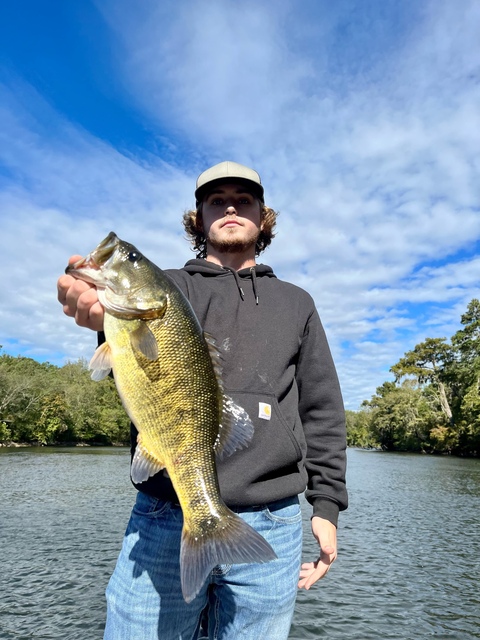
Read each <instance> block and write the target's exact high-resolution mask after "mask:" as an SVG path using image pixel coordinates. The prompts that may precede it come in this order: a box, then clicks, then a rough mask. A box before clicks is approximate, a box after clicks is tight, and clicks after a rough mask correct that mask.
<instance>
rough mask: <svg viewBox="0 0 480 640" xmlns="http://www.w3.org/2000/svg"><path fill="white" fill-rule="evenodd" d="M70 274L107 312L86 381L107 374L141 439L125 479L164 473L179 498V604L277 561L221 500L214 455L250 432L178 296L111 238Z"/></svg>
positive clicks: (145, 263) (123, 244)
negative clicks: (217, 571) (206, 586)
mask: <svg viewBox="0 0 480 640" xmlns="http://www.w3.org/2000/svg"><path fill="white" fill-rule="evenodd" d="M67 272H68V273H71V274H72V275H74V276H75V277H77V278H80V279H83V280H85V281H87V282H91V283H93V284H95V286H96V287H97V289H98V291H99V299H100V301H101V302H102V304H103V305H104V307H105V321H104V331H105V336H106V343H105V344H104V345H102V346H101V347H99V349H98V350H97V352H96V354H95V355H94V357H93V358H92V362H91V367H92V368H93V370H94V372H93V374H92V377H93V378H94V379H101V378H102V377H104V376H105V375H108V372H109V370H110V369H112V370H113V374H114V379H115V383H116V385H117V389H118V392H119V395H120V397H121V399H122V402H123V404H124V406H125V409H126V411H127V413H128V415H129V417H130V418H131V420H132V422H133V423H134V424H135V426H136V427H137V430H138V432H139V436H138V442H137V448H136V451H135V455H134V458H133V461H132V479H133V480H134V482H135V483H137V484H139V483H141V482H143V481H145V480H147V479H148V477H150V476H151V475H153V474H155V473H158V472H160V471H161V469H165V470H166V473H168V476H169V477H170V479H171V481H172V484H173V486H174V488H175V491H176V493H177V496H178V499H179V502H180V506H181V508H182V512H183V516H184V525H183V532H182V544H181V552H180V577H181V584H182V592H183V596H184V598H185V600H186V601H187V602H190V601H191V600H192V599H193V598H194V597H195V596H196V595H197V593H198V591H199V590H200V588H201V587H202V584H203V583H204V582H205V580H206V578H207V575H208V573H209V572H210V571H211V570H212V569H213V567H214V566H216V565H217V564H234V563H243V562H266V561H269V560H273V559H275V557H276V555H275V553H274V551H273V549H272V548H271V547H270V545H269V544H268V543H267V542H266V541H265V540H264V538H263V537H262V536H260V534H258V533H257V532H256V531H254V530H253V529H252V528H251V527H249V526H248V525H247V524H246V523H245V522H244V521H243V520H241V518H239V517H238V516H237V515H236V514H235V513H233V512H232V511H231V510H230V509H228V507H227V506H226V505H225V504H224V502H223V500H222V499H221V496H220V489H219V486H218V479H217V474H216V466H215V456H216V453H217V454H218V453H220V454H221V453H222V452H223V454H225V455H230V454H231V453H233V451H235V450H236V449H237V448H241V447H243V446H247V445H248V441H249V439H250V438H251V435H252V429H253V427H252V425H251V422H250V419H249V418H248V415H247V414H246V413H245V412H244V411H243V409H241V408H240V407H238V406H236V405H234V403H233V401H231V399H229V398H228V397H226V396H224V394H223V387H222V384H221V380H220V379H219V377H218V375H217V374H218V366H217V364H218V362H217V360H218V356H217V355H216V354H215V353H213V351H212V346H211V345H210V344H208V343H207V340H206V339H205V337H204V336H203V333H202V330H201V327H200V325H199V323H198V320H197V318H196V316H195V314H194V312H193V310H192V308H191V306H190V303H189V302H188V300H187V299H186V298H185V297H184V295H183V293H182V292H181V291H180V290H179V289H178V288H177V287H176V285H175V284H174V283H173V281H172V280H171V279H170V278H168V276H166V274H164V273H163V272H162V271H161V270H160V269H159V268H158V267H157V266H156V265H154V264H153V263H151V262H150V261H148V260H147V259H146V258H145V257H144V256H143V255H142V254H141V253H140V252H139V251H138V250H137V249H136V248H135V247H134V246H133V245H131V244H129V243H126V242H124V241H122V240H120V239H119V238H118V237H117V236H116V235H115V234H114V233H113V232H112V233H110V234H109V236H108V237H107V238H105V240H103V241H102V242H101V243H100V244H99V245H98V247H97V248H96V249H95V250H94V251H92V252H91V253H90V254H89V255H88V256H87V257H86V258H84V259H82V260H80V261H79V262H78V263H75V264H74V265H72V266H71V267H68V268H67Z"/></svg>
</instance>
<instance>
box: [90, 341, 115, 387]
mask: <svg viewBox="0 0 480 640" xmlns="http://www.w3.org/2000/svg"><path fill="white" fill-rule="evenodd" d="M88 368H89V369H90V371H91V372H92V375H91V378H92V380H95V381H96V382H98V381H99V380H103V379H104V378H106V377H107V376H108V374H109V373H110V371H111V370H112V350H111V349H110V346H109V344H108V342H104V343H103V344H101V345H100V346H99V347H98V348H97V350H96V351H95V353H94V354H93V357H92V359H91V360H90V364H89V365H88Z"/></svg>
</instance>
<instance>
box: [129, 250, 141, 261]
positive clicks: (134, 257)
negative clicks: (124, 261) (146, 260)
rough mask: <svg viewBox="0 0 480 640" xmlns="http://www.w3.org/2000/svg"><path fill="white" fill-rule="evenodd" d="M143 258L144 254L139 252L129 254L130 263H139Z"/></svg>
mask: <svg viewBox="0 0 480 640" xmlns="http://www.w3.org/2000/svg"><path fill="white" fill-rule="evenodd" d="M142 258H143V256H142V254H141V253H140V252H139V251H130V253H129V254H128V259H129V260H130V262H138V261H139V260H141V259H142Z"/></svg>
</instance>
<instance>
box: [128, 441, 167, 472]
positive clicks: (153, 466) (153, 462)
mask: <svg viewBox="0 0 480 640" xmlns="http://www.w3.org/2000/svg"><path fill="white" fill-rule="evenodd" d="M164 468H165V463H164V462H163V461H162V460H158V458H156V457H154V456H153V455H152V454H151V453H150V452H149V451H148V449H147V448H146V447H145V446H144V445H143V443H142V439H141V437H140V434H139V435H138V437H137V447H136V449H135V453H134V455H133V460H132V468H131V470H130V475H131V477H132V481H133V482H134V483H135V484H139V483H140V482H145V480H148V479H149V478H150V477H151V476H154V475H155V474H156V473H158V472H159V471H161V470H162V469H164Z"/></svg>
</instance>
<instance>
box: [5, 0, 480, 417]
mask: <svg viewBox="0 0 480 640" xmlns="http://www.w3.org/2000/svg"><path fill="white" fill-rule="evenodd" d="M479 29H480V5H479V3H478V2H477V1H476V0H461V2H458V1H457V0H431V1H429V0H402V1H401V2H399V1H398V0H395V1H393V0H357V1H356V0H337V1H336V2H331V1H330V0H265V1H263V2H259V1H258V0H245V1H241V0H236V1H233V0H208V1H207V0H184V1H180V0H176V1H171V0H164V1H162V2H158V1H156V0H139V1H138V2H127V1H126V0H98V1H95V0H69V1H68V2H65V1H64V0H45V2H42V3H39V2H38V1H36V0H17V1H16V2H15V3H13V2H11V3H2V5H1V7H0V224H1V231H0V247H1V251H2V257H3V267H2V275H3V278H2V287H1V290H0V344H2V345H3V348H4V350H5V351H6V352H8V353H11V354H13V355H17V354H22V355H27V356H30V357H34V358H37V359H39V360H50V361H51V362H54V363H56V364H62V363H63V362H65V361H66V360H67V359H77V358H78V357H85V358H89V357H90V355H91V353H92V351H93V349H94V345H95V336H94V335H93V334H92V333H91V332H89V331H87V330H84V329H80V328H79V327H77V326H76V325H75V324H74V322H73V321H71V320H70V319H69V318H66V317H64V316H63V314H62V311H61V308H60V306H59V305H58V303H57V302H56V290H55V283H56V279H57V277H58V276H59V275H60V274H61V273H62V271H63V269H64V267H65V265H66V263H67V260H68V257H69V255H71V254H72V253H86V252H88V251H90V250H91V249H92V248H93V247H94V246H95V245H96V244H98V242H99V241H100V240H101V239H102V238H103V237H104V236H105V235H106V234H107V233H108V232H109V231H110V230H114V231H115V232H116V233H117V234H118V235H120V237H123V238H125V239H127V240H129V241H130V242H133V243H134V244H136V245H137V246H138V247H139V249H140V250H141V251H142V252H143V253H145V254H146V255H147V256H148V257H150V258H151V259H152V260H154V261H155V262H156V263H157V264H158V265H159V266H160V267H163V268H171V267H179V266H181V265H183V264H184V262H186V261H187V260H188V259H190V258H191V257H193V254H192V252H191V251H190V248H189V245H188V243H187V242H186V240H185V239H184V237H183V231H182V227H181V224H180V219H181V214H182V212H183V211H184V210H185V209H186V208H190V207H191V206H193V204H194V198H193V191H194V183H195V180H196V177H197V175H198V174H199V173H200V172H201V171H202V170H204V169H205V168H207V167H208V166H210V165H212V164H214V163H216V162H220V161H221V160H225V159H229V160H235V161H237V162H241V163H244V164H248V165H250V166H253V167H255V168H256V169H257V170H258V171H259V172H260V174H261V176H262V179H263V182H264V184H265V192H266V200H267V203H268V204H269V205H270V206H272V207H274V208H275V209H277V210H279V211H280V217H279V221H278V235H277V237H276V238H275V240H274V242H273V243H272V246H271V247H270V248H269V249H268V250H267V251H266V252H265V254H263V256H262V258H261V260H262V261H263V262H266V263H268V264H271V265H272V266H273V268H274V269H275V272H276V273H277V275H278V276H279V277H282V278H284V279H286V280H289V281H290V282H294V283H296V284H298V285H300V286H302V287H304V288H305V289H307V290H308V291H309V292H310V293H311V294H312V295H313V296H314V298H315V301H316V304H317V307H318V310H319V312H320V315H321V317H322V320H323V322H324V325H325V328H326V331H327V335H328V338H329V342H330V346H331V349H332V352H333V355H334V358H335V361H336V363H337V368H338V372H339V377H340V381H341V385H342V389H343V394H344V397H345V402H346V405H347V407H348V408H351V409H356V408H358V407H359V405H360V403H361V402H362V400H364V399H368V398H370V396H371V395H372V393H374V392H375V389H376V387H377V386H379V385H381V384H382V383H383V382H384V381H385V380H387V379H392V376H391V374H389V371H388V370H389V368H390V366H391V365H393V364H394V363H395V362H397V361H398V359H399V358H400V357H401V356H402V355H403V354H404V352H405V351H407V350H409V349H411V348H413V347H414V345H415V344H417V343H418V342H420V341H422V340H424V339H425V338H426V337H427V336H428V337H443V336H445V337H450V336H451V335H452V334H453V333H454V332H455V331H456V330H457V329H458V328H460V323H459V321H460V316H461V314H462V313H463V312H464V311H465V309H466V306H467V304H468V302H469V301H470V300H471V299H472V298H474V297H479V281H480V255H479V242H480V212H479V196H480V188H479V180H478V176H479V169H480V152H479V149H480V108H479V105H480V40H479V38H478V33H479Z"/></svg>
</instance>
